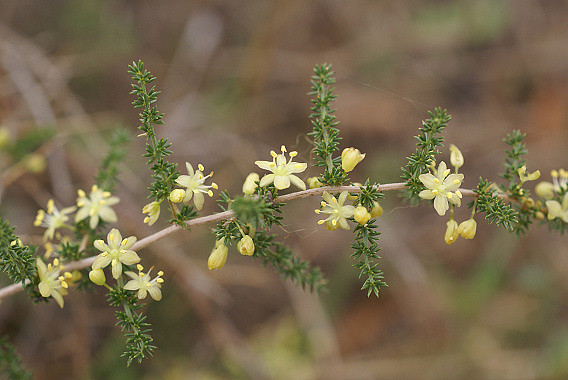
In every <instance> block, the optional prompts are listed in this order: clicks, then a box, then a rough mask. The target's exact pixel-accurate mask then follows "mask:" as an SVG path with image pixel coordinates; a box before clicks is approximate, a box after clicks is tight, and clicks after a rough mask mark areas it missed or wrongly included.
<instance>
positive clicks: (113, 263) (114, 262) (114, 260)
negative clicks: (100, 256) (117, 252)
mask: <svg viewBox="0 0 568 380" xmlns="http://www.w3.org/2000/svg"><path fill="white" fill-rule="evenodd" d="M110 264H111V265H112V266H113V267H114V266H116V264H118V261H117V260H116V259H112V261H111V262H110Z"/></svg>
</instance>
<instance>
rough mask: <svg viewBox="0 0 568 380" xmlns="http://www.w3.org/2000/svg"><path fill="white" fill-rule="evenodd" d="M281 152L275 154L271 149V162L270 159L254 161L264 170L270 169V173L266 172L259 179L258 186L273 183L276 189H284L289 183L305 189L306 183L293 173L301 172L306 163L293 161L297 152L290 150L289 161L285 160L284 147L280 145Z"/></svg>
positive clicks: (306, 165) (304, 168)
mask: <svg viewBox="0 0 568 380" xmlns="http://www.w3.org/2000/svg"><path fill="white" fill-rule="evenodd" d="M280 150H281V151H282V153H281V154H276V152H274V151H271V152H270V155H271V156H272V162H270V161H255V164H256V165H257V166H258V167H259V168H261V169H264V170H268V171H271V172H272V174H266V175H265V176H264V177H262V179H261V180H260V186H261V187H264V186H268V185H270V184H271V183H274V186H275V187H276V188H277V189H278V190H284V189H287V188H289V187H290V183H293V184H294V185H295V186H297V187H299V188H300V189H302V190H306V184H305V183H304V181H302V180H301V179H300V178H299V177H297V176H295V175H294V174H295V173H301V172H303V171H304V170H306V168H307V167H308V164H306V163H302V162H293V161H292V160H293V159H294V157H296V156H297V155H298V152H296V151H293V152H290V161H286V156H285V154H284V153H286V147H285V146H284V145H282V147H281V148H280Z"/></svg>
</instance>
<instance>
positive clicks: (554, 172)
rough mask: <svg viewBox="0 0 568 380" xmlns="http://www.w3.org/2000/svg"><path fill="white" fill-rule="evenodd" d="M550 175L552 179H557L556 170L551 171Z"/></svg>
mask: <svg viewBox="0 0 568 380" xmlns="http://www.w3.org/2000/svg"><path fill="white" fill-rule="evenodd" d="M550 175H551V176H552V177H553V178H558V170H556V169H553V170H551V171H550Z"/></svg>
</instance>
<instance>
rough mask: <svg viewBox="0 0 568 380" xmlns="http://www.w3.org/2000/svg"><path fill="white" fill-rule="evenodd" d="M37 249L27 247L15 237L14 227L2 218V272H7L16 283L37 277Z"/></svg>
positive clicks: (0, 250) (0, 249)
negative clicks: (35, 255) (35, 256)
mask: <svg viewBox="0 0 568 380" xmlns="http://www.w3.org/2000/svg"><path fill="white" fill-rule="evenodd" d="M35 251H36V248H35V247H34V246H26V245H23V244H21V241H20V240H19V239H18V237H17V236H16V235H14V227H10V223H9V222H8V221H7V220H3V219H2V218H0V271H2V272H6V274H7V275H8V278H10V280H12V281H13V282H14V283H23V282H24V281H25V280H31V279H32V278H33V277H35V276H36V275H37V270H36V266H35V258H34V254H35Z"/></svg>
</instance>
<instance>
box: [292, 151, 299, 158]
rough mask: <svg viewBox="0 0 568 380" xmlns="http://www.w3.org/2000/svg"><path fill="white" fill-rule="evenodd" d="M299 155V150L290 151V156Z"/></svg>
mask: <svg viewBox="0 0 568 380" xmlns="http://www.w3.org/2000/svg"><path fill="white" fill-rule="evenodd" d="M297 155H298V152H296V151H295V150H293V151H291V152H290V157H296V156H297Z"/></svg>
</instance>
